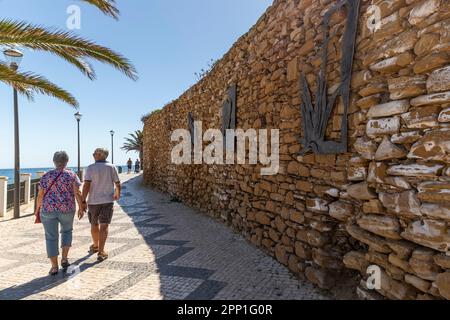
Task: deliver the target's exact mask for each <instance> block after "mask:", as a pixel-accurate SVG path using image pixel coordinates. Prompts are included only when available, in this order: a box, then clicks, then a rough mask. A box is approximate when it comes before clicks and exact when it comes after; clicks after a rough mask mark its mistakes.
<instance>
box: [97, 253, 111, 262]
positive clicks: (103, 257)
mask: <svg viewBox="0 0 450 320" xmlns="http://www.w3.org/2000/svg"><path fill="white" fill-rule="evenodd" d="M108 257H109V256H108V254H107V253H106V252H100V253H99V254H98V256H97V261H99V262H103V261H105V260H106V259H108Z"/></svg>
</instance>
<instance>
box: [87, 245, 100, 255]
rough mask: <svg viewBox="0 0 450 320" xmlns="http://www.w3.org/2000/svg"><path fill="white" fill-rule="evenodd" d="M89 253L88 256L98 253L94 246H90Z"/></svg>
mask: <svg viewBox="0 0 450 320" xmlns="http://www.w3.org/2000/svg"><path fill="white" fill-rule="evenodd" d="M89 253H90V254H94V253H98V247H96V246H94V245H91V246H90V247H89Z"/></svg>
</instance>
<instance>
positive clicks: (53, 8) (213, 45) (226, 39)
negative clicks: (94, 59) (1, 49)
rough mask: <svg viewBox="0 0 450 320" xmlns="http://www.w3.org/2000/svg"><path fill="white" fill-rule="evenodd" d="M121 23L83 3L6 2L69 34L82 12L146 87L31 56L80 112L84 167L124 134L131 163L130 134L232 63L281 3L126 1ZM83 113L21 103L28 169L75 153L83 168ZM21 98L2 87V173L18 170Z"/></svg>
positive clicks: (9, 13)
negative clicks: (16, 111) (74, 11)
mask: <svg viewBox="0 0 450 320" xmlns="http://www.w3.org/2000/svg"><path fill="white" fill-rule="evenodd" d="M117 2H118V5H119V8H120V10H121V18H120V20H119V22H116V21H115V20H114V19H111V18H108V17H106V16H103V15H102V14H101V13H100V12H98V11H97V10H96V9H94V8H93V7H90V6H87V5H85V4H83V3H82V2H80V1H65V0H58V1H55V0H0V12H1V16H2V18H3V17H7V18H13V19H22V20H26V21H28V22H32V23H36V24H43V25H46V26H53V27H58V28H64V29H65V28H66V20H67V18H68V14H67V13H66V10H67V7H68V6H69V5H72V4H76V5H79V6H80V8H81V30H76V33H77V34H79V35H81V36H83V37H85V38H89V39H91V40H94V41H97V42H98V43H99V44H102V45H105V46H108V47H110V48H112V49H114V50H116V51H118V52H120V53H122V54H123V55H125V56H126V57H128V58H129V59H130V60H132V62H133V63H134V65H135V66H136V68H137V69H138V72H139V76H140V79H139V80H138V82H133V81H131V80H129V79H128V78H126V77H124V76H122V75H121V74H120V73H119V72H118V71H115V70H114V69H112V68H110V67H108V66H106V65H102V64H99V63H95V64H94V66H95V70H96V72H97V78H98V79H97V80H96V81H93V82H92V81H90V80H89V79H87V78H86V77H84V76H83V75H81V73H80V72H78V71H77V70H76V69H75V68H74V67H72V66H70V65H68V64H66V63H65V62H63V61H61V60H60V59H58V58H56V57H54V56H50V55H48V54H42V53H37V52H32V51H28V50H24V54H25V56H24V59H23V61H22V63H21V70H22V71H32V72H36V73H38V74H41V75H44V76H46V77H47V78H48V79H49V80H51V81H53V82H55V83H57V84H58V85H60V86H62V87H63V88H65V89H66V90H68V91H70V92H71V93H72V94H73V95H75V97H76V98H77V99H78V101H79V102H80V112H81V113H83V115H84V117H83V120H82V122H81V127H82V131H81V132H82V150H81V153H82V155H81V160H82V161H81V162H82V165H83V166H84V165H88V164H89V163H90V162H91V154H92V151H93V150H94V149H95V147H97V146H107V147H109V146H110V135H109V131H110V130H111V129H114V130H115V131H116V139H115V142H116V143H115V162H116V163H117V164H119V163H120V164H122V163H125V161H126V160H127V159H128V157H129V156H131V157H133V159H135V158H136V155H135V154H128V155H127V154H126V153H125V152H123V151H121V150H120V149H119V148H120V146H121V145H122V142H123V138H124V137H126V136H127V135H128V133H130V132H133V131H134V130H136V129H140V128H142V124H141V122H140V118H141V116H142V115H144V114H146V113H148V112H150V111H152V110H154V109H159V108H160V107H162V106H164V105H165V104H166V103H167V102H169V101H171V100H173V99H175V98H177V97H178V96H179V95H180V94H181V93H183V92H184V91H185V90H186V89H187V88H189V87H190V86H191V85H192V84H194V83H195V82H196V77H195V73H196V72H199V71H200V70H201V69H202V68H204V67H206V66H207V64H208V61H210V60H211V59H218V58H220V57H222V56H223V54H225V53H226V52H227V51H228V49H229V48H230V47H231V46H232V44H233V43H234V42H235V41H236V40H237V39H238V38H239V37H240V36H241V35H242V34H244V33H246V32H247V31H248V29H249V28H250V27H251V26H252V25H254V24H255V23H256V21H257V20H258V18H259V17H260V16H261V15H262V14H263V13H264V11H265V10H266V9H267V8H268V7H269V6H270V5H271V3H272V0H245V1H242V0H151V1H148V0H118V1H117ZM75 112H76V110H74V109H73V108H71V107H69V106H68V105H66V104H64V103H62V102H60V101H58V100H55V99H53V98H47V97H44V96H36V99H35V101H34V102H30V101H27V100H26V98H24V97H20V130H21V138H20V140H21V165H22V167H23V168H25V167H47V166H49V165H51V158H52V155H53V152H54V151H56V150H66V151H67V152H68V153H69V155H70V156H71V163H70V164H69V165H72V166H76V157H77V154H76V143H77V140H76V122H75V119H74V117H73V114H74V113H75ZM13 150H14V145H13V102H12V89H11V88H9V87H7V86H6V85H4V84H3V83H0V168H12V167H13V163H14V162H13V161H14V158H13Z"/></svg>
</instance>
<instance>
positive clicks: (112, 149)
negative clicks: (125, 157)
mask: <svg viewBox="0 0 450 320" xmlns="http://www.w3.org/2000/svg"><path fill="white" fill-rule="evenodd" d="M109 133H110V134H111V163H112V164H114V134H115V132H114V130H111V131H110V132H109Z"/></svg>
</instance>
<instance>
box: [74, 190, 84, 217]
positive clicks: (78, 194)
mask: <svg viewBox="0 0 450 320" xmlns="http://www.w3.org/2000/svg"><path fill="white" fill-rule="evenodd" d="M73 194H74V195H75V199H76V200H77V204H78V217H79V218H80V219H81V218H83V216H84V206H83V199H82V198H81V191H80V187H79V186H78V185H77V184H76V183H75V182H74V184H73Z"/></svg>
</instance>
